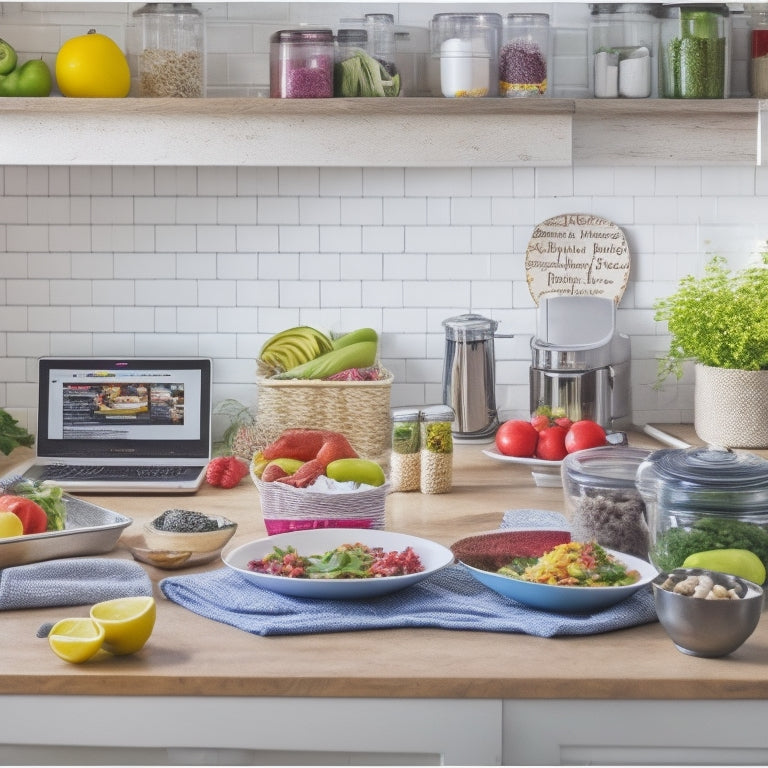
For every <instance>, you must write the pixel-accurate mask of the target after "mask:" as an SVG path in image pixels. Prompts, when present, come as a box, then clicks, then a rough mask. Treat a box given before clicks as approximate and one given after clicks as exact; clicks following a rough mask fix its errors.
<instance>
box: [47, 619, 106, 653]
mask: <svg viewBox="0 0 768 768" xmlns="http://www.w3.org/2000/svg"><path fill="white" fill-rule="evenodd" d="M103 642H104V630H103V629H102V628H101V627H100V626H99V625H98V624H96V622H94V621H92V620H91V619H86V618H76V619H61V620H60V621H57V622H56V624H54V625H53V627H52V629H51V631H50V632H49V633H48V644H49V645H50V646H51V650H52V651H53V652H54V653H55V654H56V655H57V656H58V657H59V658H61V659H64V661H68V662H70V663H71V664H82V663H83V662H84V661H88V659H90V658H91V657H92V656H95V655H96V654H97V653H98V652H99V650H100V648H101V645H102V643H103Z"/></svg>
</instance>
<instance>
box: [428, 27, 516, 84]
mask: <svg viewBox="0 0 768 768" xmlns="http://www.w3.org/2000/svg"><path fill="white" fill-rule="evenodd" d="M501 28H502V22H501V15H500V14H498V13H437V14H435V15H434V16H433V17H432V23H431V27H430V37H431V49H432V57H433V58H435V59H438V60H439V61H440V90H441V92H442V95H443V96H445V97H447V98H472V97H474V98H477V97H486V96H498V95H499V75H498V56H499V45H500V42H501Z"/></svg>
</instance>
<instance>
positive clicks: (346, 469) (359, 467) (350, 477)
mask: <svg viewBox="0 0 768 768" xmlns="http://www.w3.org/2000/svg"><path fill="white" fill-rule="evenodd" d="M325 474H326V476H327V477H330V478H331V480H336V482H338V483H347V482H354V483H364V484H365V485H374V486H379V485H384V483H385V482H386V480H387V478H386V477H385V476H384V470H383V469H382V468H381V466H380V465H379V464H377V463H376V462H375V461H368V460H366V459H336V461H332V462H331V463H330V464H329V465H328V466H327V467H326V468H325Z"/></svg>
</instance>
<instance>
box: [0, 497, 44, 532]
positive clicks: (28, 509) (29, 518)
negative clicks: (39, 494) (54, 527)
mask: <svg viewBox="0 0 768 768" xmlns="http://www.w3.org/2000/svg"><path fill="white" fill-rule="evenodd" d="M0 509H2V510H4V511H5V512H13V514H14V515H16V517H18V518H19V519H20V520H21V525H22V527H23V528H24V535H26V534H28V533H45V531H46V530H47V528H48V516H47V515H46V514H45V510H44V509H43V508H42V507H41V506H40V505H39V504H37V503H36V502H34V501H32V499H25V498H24V497H23V496H13V495H11V494H9V493H6V494H3V495H2V496H0Z"/></svg>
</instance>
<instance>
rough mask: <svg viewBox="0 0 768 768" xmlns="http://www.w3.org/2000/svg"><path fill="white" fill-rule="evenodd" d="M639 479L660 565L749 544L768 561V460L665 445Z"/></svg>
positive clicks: (720, 450) (677, 563)
mask: <svg viewBox="0 0 768 768" xmlns="http://www.w3.org/2000/svg"><path fill="white" fill-rule="evenodd" d="M635 482H636V485H637V488H638V490H639V491H640V494H641V495H642V497H643V500H644V501H645V506H646V512H647V515H648V527H649V533H650V560H651V562H652V563H653V564H654V565H655V566H656V567H657V568H659V569H661V570H665V571H669V570H672V569H673V568H679V567H681V566H682V565H683V562H684V561H685V559H686V558H687V557H688V556H689V555H692V554H695V553H696V552H703V551H707V550H711V549H748V550H750V551H751V552H753V553H754V554H755V555H757V556H758V557H759V558H760V559H761V560H762V561H763V563H764V564H766V565H768V460H766V459H764V458H762V457H760V456H757V455H756V454H752V453H736V452H733V451H729V450H726V449H724V448H715V447H696V448H682V449H663V450H660V451H654V452H653V453H652V454H651V455H650V456H649V457H648V458H647V459H646V460H645V461H644V462H643V463H642V464H641V465H640V467H639V468H638V470H637V477H636V479H635Z"/></svg>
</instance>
